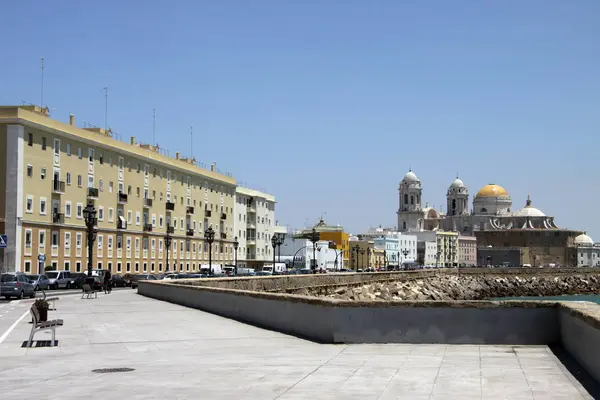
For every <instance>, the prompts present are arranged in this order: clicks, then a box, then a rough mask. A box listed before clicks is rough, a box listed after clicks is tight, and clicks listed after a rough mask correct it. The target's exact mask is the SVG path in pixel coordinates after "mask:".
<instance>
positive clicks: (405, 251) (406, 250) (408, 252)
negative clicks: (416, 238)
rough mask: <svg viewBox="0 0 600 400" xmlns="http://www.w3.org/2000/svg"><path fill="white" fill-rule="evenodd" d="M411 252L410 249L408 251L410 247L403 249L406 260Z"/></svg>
mask: <svg viewBox="0 0 600 400" xmlns="http://www.w3.org/2000/svg"><path fill="white" fill-rule="evenodd" d="M409 254H410V251H408V249H404V250H402V255H403V256H404V260H406V257H407V256H408V255H409Z"/></svg>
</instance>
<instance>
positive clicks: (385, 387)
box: [355, 361, 402, 400]
mask: <svg viewBox="0 0 600 400" xmlns="http://www.w3.org/2000/svg"><path fill="white" fill-rule="evenodd" d="M365 362H366V361H365ZM400 368H402V365H400ZM400 368H398V369H397V370H396V371H394V374H393V375H392V376H391V377H390V379H388V381H387V382H386V384H385V385H384V386H383V389H382V390H381V393H380V394H379V396H377V400H379V399H381V396H383V394H384V393H385V389H387V387H388V386H389V385H390V383H391V382H392V381H393V380H394V378H395V377H396V375H398V372H400ZM355 372H356V371H355Z"/></svg>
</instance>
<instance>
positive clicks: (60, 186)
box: [52, 181, 65, 194]
mask: <svg viewBox="0 0 600 400" xmlns="http://www.w3.org/2000/svg"><path fill="white" fill-rule="evenodd" d="M52 193H55V194H65V183H64V182H63V181H53V182H52Z"/></svg>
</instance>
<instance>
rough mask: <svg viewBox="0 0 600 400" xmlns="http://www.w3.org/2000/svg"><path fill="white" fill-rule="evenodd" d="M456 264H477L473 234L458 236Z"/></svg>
mask: <svg viewBox="0 0 600 400" xmlns="http://www.w3.org/2000/svg"><path fill="white" fill-rule="evenodd" d="M458 266H459V267H476V266H477V238H476V237H475V236H462V235H459V236H458Z"/></svg>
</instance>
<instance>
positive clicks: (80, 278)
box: [71, 272, 87, 289]
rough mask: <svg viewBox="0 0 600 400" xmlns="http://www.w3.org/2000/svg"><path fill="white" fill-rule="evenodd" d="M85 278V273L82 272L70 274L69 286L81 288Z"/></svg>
mask: <svg viewBox="0 0 600 400" xmlns="http://www.w3.org/2000/svg"><path fill="white" fill-rule="evenodd" d="M85 278H87V274H84V273H82V272H78V273H74V274H71V279H72V281H71V286H72V287H74V288H75V289H81V288H82V287H83V284H84V283H85Z"/></svg>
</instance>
